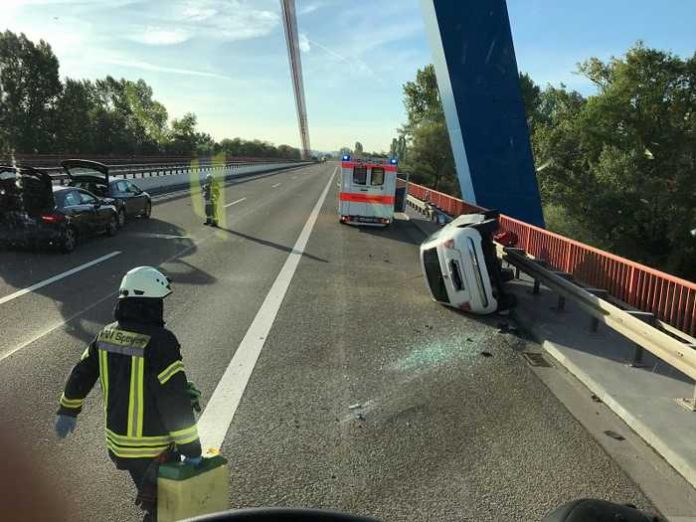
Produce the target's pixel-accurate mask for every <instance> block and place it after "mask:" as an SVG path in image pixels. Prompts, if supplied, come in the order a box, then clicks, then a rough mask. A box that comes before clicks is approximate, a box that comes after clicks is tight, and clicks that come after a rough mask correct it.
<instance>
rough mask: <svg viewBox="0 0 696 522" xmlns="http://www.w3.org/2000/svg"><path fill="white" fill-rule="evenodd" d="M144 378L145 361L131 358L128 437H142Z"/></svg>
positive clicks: (134, 357) (139, 358)
mask: <svg viewBox="0 0 696 522" xmlns="http://www.w3.org/2000/svg"><path fill="white" fill-rule="evenodd" d="M144 376H145V360H144V359H143V358H142V357H136V356H133V357H131V379H130V393H129V395H128V430H127V433H128V436H129V437H142V435H143V408H144V403H143V391H144V390H143V386H144Z"/></svg>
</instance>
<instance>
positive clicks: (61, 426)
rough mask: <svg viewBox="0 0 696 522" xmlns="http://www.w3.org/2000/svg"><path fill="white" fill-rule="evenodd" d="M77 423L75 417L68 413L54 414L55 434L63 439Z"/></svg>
mask: <svg viewBox="0 0 696 522" xmlns="http://www.w3.org/2000/svg"><path fill="white" fill-rule="evenodd" d="M76 425H77V417H71V416H69V415H57V416H56V424H55V429H56V435H58V437H60V438H61V439H64V438H65V437H67V436H68V435H70V434H71V433H72V432H73V431H75V426H76Z"/></svg>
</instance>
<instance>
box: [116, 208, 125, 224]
mask: <svg viewBox="0 0 696 522" xmlns="http://www.w3.org/2000/svg"><path fill="white" fill-rule="evenodd" d="M125 224H126V211H125V210H123V209H121V210H119V211H118V227H119V228H123V226H124V225H125Z"/></svg>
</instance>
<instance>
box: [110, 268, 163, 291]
mask: <svg viewBox="0 0 696 522" xmlns="http://www.w3.org/2000/svg"><path fill="white" fill-rule="evenodd" d="M171 293H172V287H171V286H170V285H169V278H168V277H167V276H165V275H164V274H163V273H162V272H160V271H159V270H157V269H156V268H152V267H151V266H139V267H137V268H133V269H132V270H129V271H128V272H126V275H124V276H123V279H122V280H121V286H120V288H119V289H118V298H119V299H123V298H125V297H151V298H155V299H164V298H165V297H167V296H168V295H169V294H171Z"/></svg>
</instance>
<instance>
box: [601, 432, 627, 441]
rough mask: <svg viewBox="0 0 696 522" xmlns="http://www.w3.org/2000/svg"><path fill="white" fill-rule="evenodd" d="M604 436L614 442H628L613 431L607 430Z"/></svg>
mask: <svg viewBox="0 0 696 522" xmlns="http://www.w3.org/2000/svg"><path fill="white" fill-rule="evenodd" d="M604 434H605V435H606V436H608V437H611V438H612V439H614V440H626V437H624V436H623V435H621V434H620V433H616V432H615V431H612V430H605V431H604Z"/></svg>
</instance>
